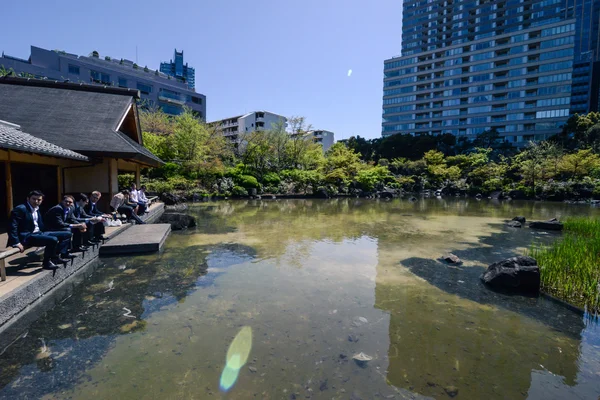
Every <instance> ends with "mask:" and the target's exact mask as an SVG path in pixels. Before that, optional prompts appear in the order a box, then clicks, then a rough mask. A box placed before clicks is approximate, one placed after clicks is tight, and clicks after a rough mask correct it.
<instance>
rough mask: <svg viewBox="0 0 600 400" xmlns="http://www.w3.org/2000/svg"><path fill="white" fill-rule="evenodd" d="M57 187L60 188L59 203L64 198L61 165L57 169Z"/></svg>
mask: <svg viewBox="0 0 600 400" xmlns="http://www.w3.org/2000/svg"><path fill="white" fill-rule="evenodd" d="M56 185H57V186H58V190H57V191H56V193H57V194H58V202H59V203H60V202H61V201H62V196H63V194H64V193H63V169H62V167H61V166H60V165H58V166H57V167H56Z"/></svg>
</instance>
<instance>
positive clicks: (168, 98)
mask: <svg viewBox="0 0 600 400" xmlns="http://www.w3.org/2000/svg"><path fill="white" fill-rule="evenodd" d="M158 99H159V100H160V101H164V102H166V103H172V104H179V105H181V106H183V105H185V103H186V100H187V99H186V96H183V95H180V94H178V93H170V92H166V91H162V90H161V91H160V92H159V93H158Z"/></svg>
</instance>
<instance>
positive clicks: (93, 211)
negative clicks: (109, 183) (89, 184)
mask: <svg viewBox="0 0 600 400" xmlns="http://www.w3.org/2000/svg"><path fill="white" fill-rule="evenodd" d="M101 197H102V193H100V192H99V191H97V190H95V191H93V192H92V194H90V201H89V203H88V204H87V205H86V206H85V208H84V210H85V212H86V213H88V214H89V215H91V216H93V217H102V218H105V219H109V218H112V215H110V214H106V213H103V212H102V211H101V210H100V209H99V208H98V202H99V201H100V198H101Z"/></svg>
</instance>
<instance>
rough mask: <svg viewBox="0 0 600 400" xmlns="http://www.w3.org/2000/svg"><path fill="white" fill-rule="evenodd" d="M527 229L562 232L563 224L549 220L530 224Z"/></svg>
mask: <svg viewBox="0 0 600 400" xmlns="http://www.w3.org/2000/svg"><path fill="white" fill-rule="evenodd" d="M529 227H530V228H531V229H544V230H547V231H562V228H563V224H562V222H560V221H558V220H557V219H556V218H553V219H549V220H548V221H535V222H530V223H529Z"/></svg>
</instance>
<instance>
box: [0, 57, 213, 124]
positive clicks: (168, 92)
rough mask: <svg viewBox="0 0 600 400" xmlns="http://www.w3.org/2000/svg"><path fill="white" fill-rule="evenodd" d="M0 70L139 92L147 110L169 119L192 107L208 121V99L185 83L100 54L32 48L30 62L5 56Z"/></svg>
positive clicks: (0, 58) (1, 61) (0, 59)
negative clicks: (167, 115)
mask: <svg viewBox="0 0 600 400" xmlns="http://www.w3.org/2000/svg"><path fill="white" fill-rule="evenodd" d="M0 66H3V67H4V68H6V69H13V70H14V71H15V72H16V73H18V74H22V73H25V74H31V75H33V76H35V77H36V78H47V79H50V80H55V81H60V82H63V81H67V80H68V81H70V82H77V83H86V84H97V85H102V86H108V87H118V88H131V89H136V90H139V91H140V94H141V104H142V105H143V106H145V107H149V108H160V109H162V110H163V111H164V112H165V113H167V114H170V115H178V114H180V113H182V112H183V108H184V107H189V108H190V109H192V110H193V111H194V113H196V115H198V116H199V117H200V118H203V119H206V96H205V95H203V94H200V93H196V92H195V91H194V90H191V89H189V88H188V86H187V84H186V83H183V82H180V81H178V80H177V79H174V78H171V77H170V76H168V75H166V74H164V73H162V72H159V71H157V70H156V71H152V70H150V69H148V68H145V67H139V66H138V65H137V64H135V63H134V62H132V61H129V60H124V59H113V58H111V57H104V58H101V57H100V56H99V54H98V53H97V52H93V53H92V54H91V55H90V56H88V57H86V56H77V55H75V54H69V53H65V52H63V51H56V50H46V49H42V48H39V47H35V46H31V56H30V57H29V59H28V60H24V59H20V58H17V57H11V56H7V55H4V54H2V57H0Z"/></svg>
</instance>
